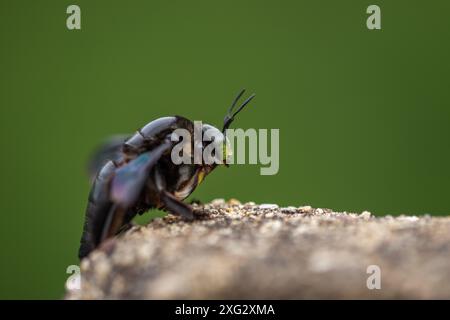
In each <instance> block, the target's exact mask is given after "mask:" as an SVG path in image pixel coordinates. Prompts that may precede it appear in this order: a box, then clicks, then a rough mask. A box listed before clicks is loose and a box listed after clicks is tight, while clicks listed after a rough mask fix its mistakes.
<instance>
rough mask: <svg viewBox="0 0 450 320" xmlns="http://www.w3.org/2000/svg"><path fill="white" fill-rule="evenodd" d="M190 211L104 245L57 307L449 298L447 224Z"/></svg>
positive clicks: (243, 207) (229, 207)
mask: <svg viewBox="0 0 450 320" xmlns="http://www.w3.org/2000/svg"><path fill="white" fill-rule="evenodd" d="M194 208H195V214H196V219H195V220H194V221H184V220H182V219H181V218H179V217H176V216H172V215H168V216H166V217H164V218H157V219H154V220H153V221H151V222H150V223H149V224H148V225H146V226H134V227H133V228H131V229H130V230H128V231H127V232H125V233H124V234H122V235H120V236H119V237H116V238H115V239H112V240H109V241H107V242H106V243H104V244H103V245H102V247H101V248H99V249H98V250H96V251H94V252H93V253H92V254H91V255H90V256H89V257H88V258H86V259H84V260H83V261H82V262H81V289H79V290H67V293H66V298H67V299H303V298H308V299H310V298H317V299H347V298H356V299H358V298H360V299H381V298H385V299H404V298H413V299H424V298H444V299H450V218H449V217H440V218H438V217H429V216H422V217H415V216H400V217H395V218H394V217H391V216H386V217H379V218H378V217H374V216H372V215H371V214H370V213H369V212H363V213H360V214H355V213H345V212H344V213H339V212H333V211H332V210H329V209H314V208H311V207H309V206H303V207H285V208H281V207H278V206H277V205H273V204H261V205H256V204H254V203H246V204H240V203H239V201H237V200H230V201H228V202H225V201H224V200H220V199H219V200H214V201H212V202H211V203H209V204H205V205H194ZM380 286H381V287H380ZM368 287H370V288H372V289H369V288H368ZM377 287H380V289H377Z"/></svg>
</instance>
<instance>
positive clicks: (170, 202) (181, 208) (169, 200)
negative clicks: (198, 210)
mask: <svg viewBox="0 0 450 320" xmlns="http://www.w3.org/2000/svg"><path fill="white" fill-rule="evenodd" d="M160 199H161V202H162V203H163V205H164V209H166V210H167V211H169V212H170V213H172V214H175V215H180V216H182V217H183V218H185V219H186V220H192V219H194V213H193V211H192V208H191V206H189V205H188V204H186V203H184V202H182V201H180V200H178V199H177V198H175V197H174V196H173V195H172V194H170V193H168V192H167V191H161V194H160Z"/></svg>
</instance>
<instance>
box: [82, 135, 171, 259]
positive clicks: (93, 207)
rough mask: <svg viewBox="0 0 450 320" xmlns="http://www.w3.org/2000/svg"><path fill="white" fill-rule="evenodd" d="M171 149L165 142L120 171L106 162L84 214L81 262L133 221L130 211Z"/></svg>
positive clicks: (169, 144) (168, 142)
mask: <svg viewBox="0 0 450 320" xmlns="http://www.w3.org/2000/svg"><path fill="white" fill-rule="evenodd" d="M171 145H172V144H171V142H170V141H165V142H163V143H162V144H161V145H159V146H157V147H155V148H154V149H152V150H151V151H148V152H145V153H142V154H140V155H139V156H138V157H137V158H135V159H133V160H131V161H130V162H128V163H127V164H126V165H124V166H122V167H120V168H115V166H114V164H113V162H112V161H109V162H108V163H107V164H106V165H105V166H104V167H103V168H102V169H101V170H100V172H99V174H98V175H97V178H96V179H95V183H94V186H93V188H92V190H91V194H90V198H89V204H88V208H87V210H86V223H85V225H84V231H83V236H82V239H81V246H80V251H79V257H80V259H81V258H83V257H85V256H87V255H88V254H89V252H90V251H92V250H93V249H94V248H95V247H97V246H98V245H99V244H100V243H101V242H102V241H104V240H105V239H106V238H109V237H111V236H113V235H115V234H116V233H117V232H118V231H119V229H120V228H121V227H122V226H123V224H124V223H126V222H127V220H130V219H132V217H133V216H132V215H130V208H131V207H132V206H133V205H134V204H135V203H136V201H137V200H138V198H139V196H140V195H141V194H142V191H143V189H144V187H145V183H146V180H147V179H148V176H149V173H150V171H151V170H152V168H153V167H154V166H155V164H156V163H157V162H158V160H159V159H160V158H161V156H162V155H163V154H164V153H165V152H166V151H168V150H170V148H171Z"/></svg>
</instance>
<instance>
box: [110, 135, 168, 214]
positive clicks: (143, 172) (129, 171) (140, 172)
mask: <svg viewBox="0 0 450 320" xmlns="http://www.w3.org/2000/svg"><path fill="white" fill-rule="evenodd" d="M170 147H171V143H170V142H165V143H163V144H161V145H159V146H158V147H156V148H155V149H153V150H151V151H148V152H145V153H142V154H140V155H139V156H138V157H137V158H135V159H133V160H131V161H130V162H128V163H127V164H126V165H124V166H123V167H120V168H119V169H117V171H116V174H115V176H114V178H113V181H112V184H111V200H112V201H113V202H114V203H116V204H117V205H119V206H121V207H123V208H128V207H130V206H131V205H133V204H134V203H135V202H136V200H137V198H138V197H139V195H140V194H141V192H142V189H143V187H144V185H145V182H146V180H147V179H148V175H149V173H150V170H151V169H152V168H153V166H154V165H155V163H156V162H157V161H158V160H159V159H160V158H161V156H162V155H163V153H164V152H166V151H168V150H169V149H170Z"/></svg>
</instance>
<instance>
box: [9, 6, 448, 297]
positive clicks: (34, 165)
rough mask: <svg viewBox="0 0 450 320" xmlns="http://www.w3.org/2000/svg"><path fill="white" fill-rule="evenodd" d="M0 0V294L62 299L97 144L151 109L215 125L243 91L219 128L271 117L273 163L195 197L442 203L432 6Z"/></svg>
mask: <svg viewBox="0 0 450 320" xmlns="http://www.w3.org/2000/svg"><path fill="white" fill-rule="evenodd" d="M0 3H1V4H0V49H1V50H0V74H1V80H0V81H1V82H0V107H1V109H0V112H1V116H0V121H1V126H0V130H1V135H0V139H1V148H2V156H1V160H0V161H1V168H2V176H1V179H0V181H1V182H0V188H1V190H0V191H1V193H0V194H1V202H0V210H1V211H0V212H1V219H2V224H1V225H2V231H1V233H0V235H1V246H2V249H1V270H0V297H1V298H60V297H62V295H63V292H64V289H63V284H64V281H65V279H66V278H67V274H66V267H67V266H68V265H70V264H78V260H77V256H76V255H77V249H78V243H79V237H80V233H81V227H82V223H83V216H84V209H85V206H86V198H87V194H88V192H89V187H90V186H89V182H88V179H87V176H86V173H85V164H86V160H87V158H88V156H89V154H90V152H91V151H92V150H93V148H94V146H95V145H97V144H98V143H99V142H100V141H102V139H103V138H105V137H107V136H109V135H111V134H113V133H127V132H133V131H134V130H136V129H138V128H139V127H141V126H142V125H144V124H146V123H147V122H149V121H150V120H152V119H155V118H158V117H160V116H165V115H174V114H180V115H184V116H186V117H188V118H190V119H193V120H194V119H195V120H203V121H204V122H209V123H212V124H215V125H221V123H222V119H223V116H224V114H225V110H226V108H227V107H228V105H229V103H230V102H231V100H232V98H233V97H234V95H235V94H236V93H237V92H238V91H239V89H240V88H242V87H246V88H247V89H248V90H249V91H250V92H256V93H257V97H256V99H255V100H254V102H252V104H251V106H250V107H249V108H248V109H247V110H245V112H243V113H242V114H241V115H240V116H239V119H238V120H237V121H236V122H235V123H234V127H242V128H250V127H252V128H279V129H280V171H279V173H278V175H275V176H260V175H259V166H249V165H244V166H234V167H231V168H229V169H225V168H220V169H219V170H217V171H215V172H214V174H212V175H210V176H209V177H208V178H207V180H206V182H205V183H204V184H202V185H201V186H200V187H199V188H198V189H197V190H196V191H195V193H194V195H193V196H194V197H195V198H198V199H201V200H202V201H208V200H211V199H214V198H230V197H234V198H238V199H240V200H241V201H255V202H257V203H278V204H280V205H294V206H299V205H312V206H315V207H327V208H333V209H336V210H346V211H355V212H360V211H362V210H369V211H371V212H373V213H375V214H380V215H381V214H394V215H396V214H402V213H408V214H424V213H430V214H436V215H439V214H448V212H449V211H450V198H449V194H448V191H449V185H448V183H449V178H450V167H449V163H450V150H449V140H448V138H449V136H450V126H449V120H450V105H449V102H450V90H449V84H450V81H449V72H450V62H449V57H450V43H449V41H448V40H449V31H450V19H449V17H448V15H449V12H450V2H448V1H446V0H442V1H437V0H435V1H410V0H408V1H407V0H402V1H380V0H377V1H376V2H375V1H356V0H341V1H333V0H327V1H317V0H309V1H299V0H292V1H262V0H252V1H248V0H228V1H197V0H191V1H185V0H179V1H175V0H170V1H167V0H158V1H155V0H153V1H114V2H113V1H87V0H86V1H81V0H76V1H56V0H55V1H31V0H30V1H18V0H14V1H13V0H1V1H0ZM69 4H78V5H79V6H80V7H81V15H82V17H81V19H82V21H81V23H82V30H79V31H69V30H67V28H66V17H67V14H66V8H67V6H68V5H69ZM370 4H378V5H379V6H380V7H381V10H382V30H378V31H377V30H375V31H370V30H368V29H367V28H366V19H367V16H368V15H367V14H366V8H367V6H368V5H370ZM148 217H149V215H146V218H147V219H148ZM144 219H145V218H144Z"/></svg>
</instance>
